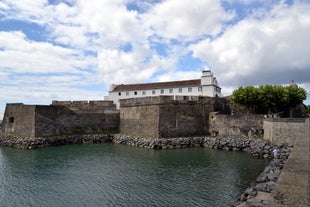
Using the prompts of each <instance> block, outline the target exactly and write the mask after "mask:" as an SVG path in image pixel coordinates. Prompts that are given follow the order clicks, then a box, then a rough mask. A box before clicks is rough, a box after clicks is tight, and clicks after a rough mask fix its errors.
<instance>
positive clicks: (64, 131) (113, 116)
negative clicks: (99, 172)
mask: <svg viewBox="0 0 310 207" xmlns="http://www.w3.org/2000/svg"><path fill="white" fill-rule="evenodd" d="M102 111H103V112H98V111H97V112H94V111H91V112H88V113H87V111H84V112H83V113H77V112H75V111H72V110H70V109H69V108H68V107H66V106H64V105H50V106H44V105H24V104H7V107H6V111H5V116H4V117H5V120H4V122H3V127H2V129H1V134H0V135H1V136H23V137H40V136H55V135H68V134H95V133H111V132H113V133H115V132H118V129H119V111H118V110H102Z"/></svg>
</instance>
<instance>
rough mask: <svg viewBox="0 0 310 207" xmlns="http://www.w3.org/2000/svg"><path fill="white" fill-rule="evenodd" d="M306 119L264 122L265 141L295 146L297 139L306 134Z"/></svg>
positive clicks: (282, 119)
mask: <svg viewBox="0 0 310 207" xmlns="http://www.w3.org/2000/svg"><path fill="white" fill-rule="evenodd" d="M305 120H306V119H304V118H299V119H298V118H291V119H290V118H281V119H277V118H268V119H265V120H264V139H266V140H269V141H271V142H273V143H275V144H282V143H286V144H289V145H294V143H295V141H296V137H301V136H303V135H304V134H305V129H306V127H305Z"/></svg>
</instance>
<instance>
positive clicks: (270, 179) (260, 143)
mask: <svg viewBox="0 0 310 207" xmlns="http://www.w3.org/2000/svg"><path fill="white" fill-rule="evenodd" d="M105 142H107V143H113V144H125V145H128V146H134V147H144V148H149V149H154V150H161V149H162V150H164V149H178V148H191V147H208V148H212V149H217V150H228V151H244V152H247V153H249V154H250V155H251V156H255V157H258V158H263V159H270V160H271V161H270V163H269V164H268V165H267V166H266V167H265V169H264V171H263V172H262V173H261V174H260V175H259V176H258V177H257V178H256V180H254V181H253V182H252V183H251V185H250V186H249V187H248V188H247V189H246V190H245V191H244V193H242V194H241V196H240V198H239V199H237V201H236V202H235V203H234V204H232V205H231V206H236V207H244V206H267V204H268V202H270V200H271V199H272V194H271V193H272V191H273V190H274V188H275V184H276V182H277V180H278V178H279V176H280V174H281V171H282V169H283V167H284V165H285V163H286V160H287V159H288V157H289V155H290V152H291V147H289V146H287V145H280V146H278V147H279V148H280V150H279V157H278V158H277V159H273V155H272V150H273V149H274V145H273V144H271V143H269V142H266V141H264V140H262V139H253V138H219V137H215V138H211V137H184V138H169V139H147V138H141V137H132V136H126V135H121V134H111V135H100V134H99V135H72V136H57V137H44V138H41V137H38V138H27V137H1V138H0V146H1V147H13V148H19V149H38V148H42V147H49V146H61V145H68V144H85V143H105Z"/></svg>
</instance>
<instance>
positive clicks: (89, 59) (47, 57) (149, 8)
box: [0, 0, 310, 119]
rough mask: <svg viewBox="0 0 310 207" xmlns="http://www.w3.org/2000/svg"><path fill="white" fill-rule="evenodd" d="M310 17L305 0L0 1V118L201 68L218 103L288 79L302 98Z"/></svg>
mask: <svg viewBox="0 0 310 207" xmlns="http://www.w3.org/2000/svg"><path fill="white" fill-rule="evenodd" d="M309 11H310V0H296V1H295V0H286V1H285V0H182V1H180V0H87V1H85V0H35V1H34V0H0V119H1V117H2V116H3V113H4V110H5V105H6V103H25V104H50V103H51V102H52V100H102V99H103V98H104V96H107V95H108V91H109V86H110V84H113V83H114V84H130V83H149V82H157V81H174V80H187V79H199V78H200V76H201V71H202V70H204V69H211V70H212V72H213V73H214V75H215V76H216V77H217V80H218V82H219V85H220V86H221V87H222V93H223V95H225V96H226V95H230V94H231V93H232V91H233V90H235V89H237V88H238V87H240V86H248V85H254V86H259V85H265V84H273V85H274V84H279V85H286V84H289V83H290V82H291V81H292V80H294V81H295V82H296V83H297V84H298V85H299V86H301V87H303V88H305V89H306V90H307V91H308V96H309V91H310V58H309V56H310V12H309ZM304 103H305V104H310V100H309V98H308V99H307V100H306V101H305V102H304Z"/></svg>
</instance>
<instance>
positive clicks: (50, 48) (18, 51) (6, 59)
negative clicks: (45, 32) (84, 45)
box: [0, 31, 95, 73]
mask: <svg viewBox="0 0 310 207" xmlns="http://www.w3.org/2000/svg"><path fill="white" fill-rule="evenodd" d="M0 49H1V50H0V60H1V61H0V68H5V69H7V70H10V71H11V72H19V73H52V72H53V73H55V72H68V73H77V72H79V70H78V68H85V67H89V66H93V65H94V64H95V59H94V58H92V57H87V56H84V55H83V53H82V52H81V51H78V50H72V49H68V48H63V47H59V46H55V45H53V44H51V43H48V42H35V41H31V40H29V39H27V38H26V36H25V35H24V34H23V33H22V32H20V31H14V32H0Z"/></svg>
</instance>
